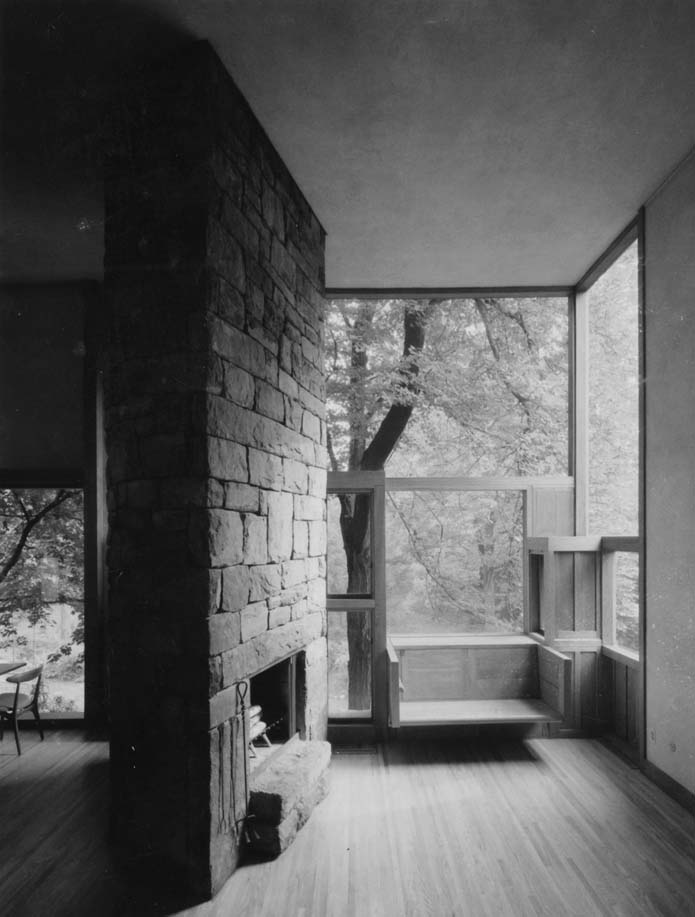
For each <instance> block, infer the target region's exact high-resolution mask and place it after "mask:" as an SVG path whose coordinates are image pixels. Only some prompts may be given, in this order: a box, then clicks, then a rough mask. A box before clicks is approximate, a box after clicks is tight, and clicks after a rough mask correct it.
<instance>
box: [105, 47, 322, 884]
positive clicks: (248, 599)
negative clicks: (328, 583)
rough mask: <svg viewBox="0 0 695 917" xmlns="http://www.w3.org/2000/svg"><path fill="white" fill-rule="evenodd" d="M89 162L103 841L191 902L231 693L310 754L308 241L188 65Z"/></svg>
mask: <svg viewBox="0 0 695 917" xmlns="http://www.w3.org/2000/svg"><path fill="white" fill-rule="evenodd" d="M110 139H111V145H112V149H111V150H110V155H109V158H108V161H107V163H106V166H105V196H106V208H105V212H106V225H105V294H106V302H107V315H106V319H105V326H106V327H105V331H106V359H105V426H106V448H107V454H108V466H107V478H108V505H109V545H108V570H109V639H110V652H111V665H110V671H111V698H112V701H111V707H112V711H111V712H112V717H111V722H112V737H111V768H112V785H113V794H114V798H115V799H117V800H118V805H117V806H115V807H114V810H113V828H114V836H115V838H116V839H117V841H118V842H119V843H120V845H121V846H123V847H124V848H125V849H126V850H127V851H128V852H129V854H130V855H131V856H132V857H133V858H137V859H139V860H143V859H148V860H149V859H151V860H152V861H155V860H157V861H159V862H160V863H162V864H164V866H165V868H166V870H168V872H169V874H176V875H178V876H183V877H184V878H185V881H186V884H187V886H188V888H189V890H192V891H193V892H195V893H196V894H197V895H200V897H209V896H210V895H211V894H213V893H214V892H215V891H216V890H217V889H219V888H220V887H221V885H222V884H223V883H224V881H225V880H226V879H227V877H228V876H229V875H230V873H231V872H232V871H233V870H234V868H235V866H236V864H237V860H238V856H239V849H240V840H241V838H242V836H243V831H244V826H245V823H246V820H247V814H248V813H247V805H246V801H247V798H248V786H247V784H248V771H247V763H248V762H247V748H246V747H245V744H244V739H245V734H246V729H245V718H244V712H245V711H244V709H243V707H244V704H246V705H248V700H244V698H243V696H242V692H241V690H240V688H241V686H243V685H249V684H250V686H249V687H248V691H249V692H251V694H250V696H253V695H256V694H257V692H260V696H262V697H263V698H264V706H265V705H266V702H265V698H266V697H267V706H268V707H269V708H272V710H273V711H274V712H273V713H272V717H276V713H275V706H276V705H277V708H278V713H277V719H278V720H280V719H281V718H282V716H283V713H282V709H285V708H286V707H287V704H286V701H287V699H288V698H291V697H292V695H293V696H294V701H293V702H292V701H291V700H290V706H289V708H287V711H288V712H287V713H286V716H287V726H286V727H284V726H283V727H282V729H283V730H284V731H285V732H287V733H289V732H291V731H292V730H296V731H298V732H299V734H300V736H301V738H302V739H305V740H322V739H324V738H325V734H326V719H327V700H326V609H325V575H326V562H325V551H326V527H325V492H326V471H325V467H326V448H325V445H326V429H325V419H324V397H325V391H324V377H323V300H322V290H323V271H324V268H323V257H324V256H323V249H324V232H323V230H322V228H321V226H320V224H319V222H318V220H317V219H316V217H315V215H314V214H313V212H312V210H311V208H310V207H309V205H308V204H307V202H306V200H305V199H304V197H303V195H302V193H301V191H300V190H299V189H298V187H297V186H296V184H295V183H294V181H293V179H292V177H291V176H290V174H289V172H288V171H287V169H286V167H285V166H284V164H283V163H282V161H281V160H280V158H279V156H278V154H277V153H276V151H275V150H274V148H273V147H272V145H271V144H270V142H269V140H268V138H267V137H266V135H265V133H264V132H263V129H262V128H261V126H260V125H259V124H258V122H257V120H256V119H255V117H254V115H253V113H252V112H251V111H250V109H249V107H248V105H247V103H246V102H245V100H244V99H243V97H242V96H241V94H240V93H239V91H238V89H237V88H236V86H235V85H234V83H233V82H232V81H231V79H230V77H229V76H228V74H227V73H226V72H225V70H224V69H223V67H222V66H221V64H220V62H219V60H218V59H217V57H216V56H215V54H214V52H213V50H212V49H211V47H210V46H209V45H208V44H207V43H205V42H198V43H194V44H193V45H192V46H189V47H188V48H185V49H183V50H181V51H180V52H179V53H178V54H177V55H176V56H175V57H173V58H171V59H168V60H166V61H164V62H163V63H162V65H161V66H153V67H152V68H151V69H150V70H148V71H147V72H144V73H141V74H138V75H137V77H136V78H134V80H133V83H132V85H125V84H124V89H123V93H122V98H121V99H119V100H118V105H117V113H116V115H115V116H114V121H113V125H112V137H111V138H110ZM290 659H294V662H289V661H288V660H290ZM143 698H145V699H146V703H143ZM292 721H294V722H292ZM280 734H281V730H280V727H279V726H278V737H279V736H280ZM283 734H284V733H283ZM271 738H272V736H271ZM305 744H306V743H305ZM292 754H293V755H294V754H295V753H294V752H293V753H292ZM322 754H325V752H322ZM295 758H296V755H295ZM296 763H297V767H299V768H300V769H301V767H302V766H303V765H302V764H301V762H299V761H298V760H297V762H296ZM297 799H298V802H297ZM297 799H295V802H296V803H297V805H295V807H294V809H293V810H292V811H293V813H295V814H296V815H297V817H296V818H295V822H294V824H295V827H296V824H298V823H301V819H302V818H304V817H305V814H306V810H305V808H303V802H302V800H301V799H299V798H298V797H297ZM293 805H294V804H293ZM297 806H299V808H297ZM286 827H287V826H286V825H285V826H284V827H283V828H282V830H283V832H285V829H286ZM285 833H286V832H285ZM283 836H285V835H283ZM172 867H173V868H172Z"/></svg>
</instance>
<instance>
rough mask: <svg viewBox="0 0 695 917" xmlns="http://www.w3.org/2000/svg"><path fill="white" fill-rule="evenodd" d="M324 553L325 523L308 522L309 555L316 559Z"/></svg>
mask: <svg viewBox="0 0 695 917" xmlns="http://www.w3.org/2000/svg"><path fill="white" fill-rule="evenodd" d="M325 553H326V523H325V522H322V521H321V522H319V521H312V522H309V554H311V556H312V557H318V556H319V555H320V554H325Z"/></svg>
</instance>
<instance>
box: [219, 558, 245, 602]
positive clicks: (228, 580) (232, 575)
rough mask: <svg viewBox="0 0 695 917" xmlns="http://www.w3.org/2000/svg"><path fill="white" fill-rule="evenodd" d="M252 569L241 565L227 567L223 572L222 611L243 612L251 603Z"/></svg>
mask: <svg viewBox="0 0 695 917" xmlns="http://www.w3.org/2000/svg"><path fill="white" fill-rule="evenodd" d="M249 570H250V568H249V567H247V566H245V565H242V564H239V565H238V566H236V567H226V568H225V569H224V570H223V571H222V598H221V603H222V609H223V611H241V609H242V608H244V607H245V606H246V605H248V603H249V592H250V589H251V574H250V572H249Z"/></svg>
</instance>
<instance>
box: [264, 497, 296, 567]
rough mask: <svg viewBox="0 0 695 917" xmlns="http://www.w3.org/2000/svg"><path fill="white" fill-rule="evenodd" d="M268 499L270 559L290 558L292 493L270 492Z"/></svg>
mask: <svg viewBox="0 0 695 917" xmlns="http://www.w3.org/2000/svg"><path fill="white" fill-rule="evenodd" d="M267 501H268V557H269V558H270V560H274V561H282V560H289V558H290V557H291V556H292V535H293V532H292V506H293V503H292V494H287V493H269V494H267Z"/></svg>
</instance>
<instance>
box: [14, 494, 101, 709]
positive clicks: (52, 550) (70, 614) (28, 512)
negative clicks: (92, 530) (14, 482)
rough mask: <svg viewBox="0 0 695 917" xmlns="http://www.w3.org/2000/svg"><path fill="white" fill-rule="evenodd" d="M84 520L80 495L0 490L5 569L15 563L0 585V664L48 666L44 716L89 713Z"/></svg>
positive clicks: (42, 707)
mask: <svg viewBox="0 0 695 917" xmlns="http://www.w3.org/2000/svg"><path fill="white" fill-rule="evenodd" d="M83 519H84V511H83V494H82V491H80V490H58V489H52V490H51V489H43V488H42V489H31V490H29V489H22V490H0V563H1V564H6V563H7V562H8V561H11V560H12V559H13V558H14V557H16V558H17V560H16V563H14V565H13V566H12V567H11V569H10V570H9V571H8V573H7V575H6V577H5V578H4V579H3V580H2V581H1V582H0V658H1V659H2V660H3V661H5V660H7V661H9V660H21V661H23V662H26V663H27V665H35V664H40V663H44V664H45V668H44V679H43V691H44V697H43V698H42V699H41V709H42V710H43V711H45V712H47V713H49V712H61V711H70V712H74V713H82V712H83V711H84V561H83V540H84V522H83ZM25 535H26V536H27V537H26V541H25V542H24V543H23V536H25ZM3 690H4V688H3Z"/></svg>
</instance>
